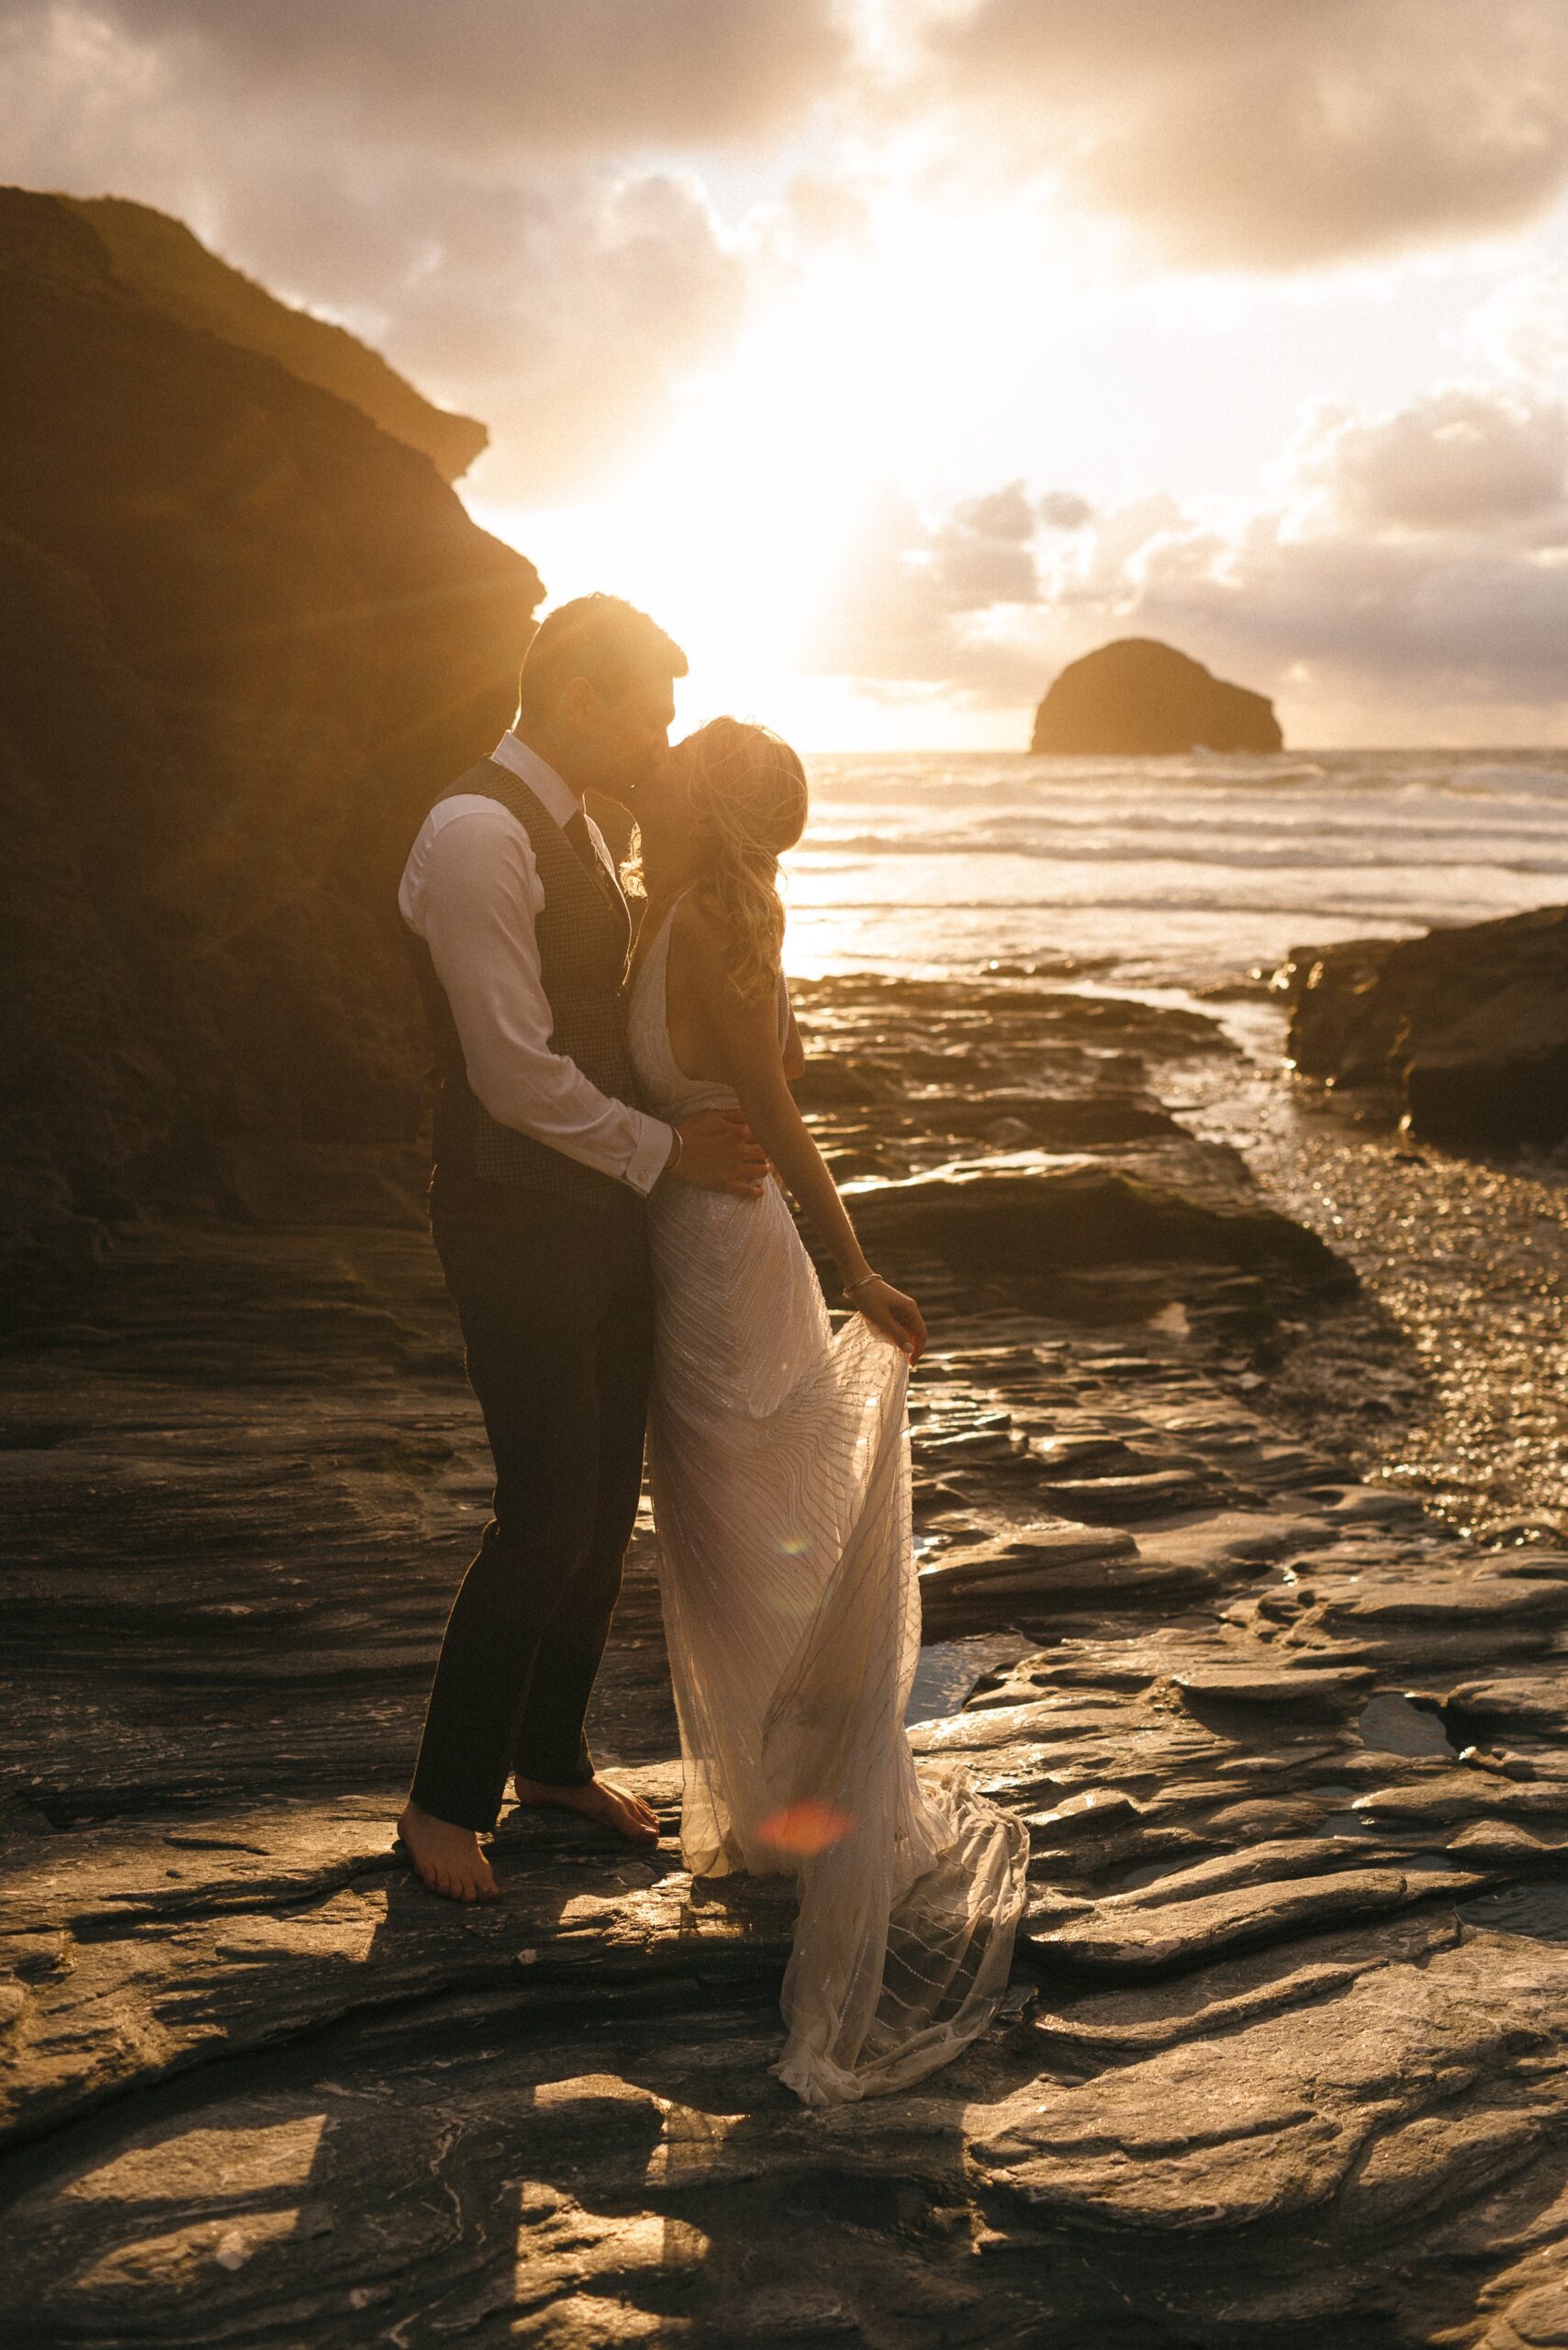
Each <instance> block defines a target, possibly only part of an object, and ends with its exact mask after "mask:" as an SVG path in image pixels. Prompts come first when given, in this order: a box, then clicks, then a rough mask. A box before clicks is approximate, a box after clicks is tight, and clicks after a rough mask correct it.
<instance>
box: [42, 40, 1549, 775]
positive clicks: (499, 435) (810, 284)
mask: <svg viewBox="0 0 1568 2350" xmlns="http://www.w3.org/2000/svg"><path fill="white" fill-rule="evenodd" d="M0 174H4V176H6V177H7V178H10V179H13V180H17V181H21V182H23V183H25V184H27V185H33V186H45V187H61V188H67V189H71V190H73V191H75V192H78V193H82V194H89V195H95V194H103V193H113V194H118V195H126V196H139V197H141V198H143V199H144V200H147V201H149V202H151V203H155V204H159V205H162V206H163V207H167V208H169V209H171V210H174V211H176V212H179V213H180V214H182V215H183V216H184V217H185V218H186V219H187V220H189V221H190V223H191V225H192V226H193V227H194V228H196V229H197V231H198V233H200V234H201V235H202V236H203V237H205V238H206V239H207V241H208V242H209V243H210V244H212V245H213V246H214V247H215V248H216V249H217V250H218V252H221V253H222V254H224V255H225V256H226V257H227V258H228V259H230V260H232V261H234V262H236V263H239V264H240V265H241V266H242V267H243V268H245V269H248V270H250V271H252V273H253V274H256V275H258V276H260V277H262V278H263V279H264V280H265V281H266V283H268V284H269V285H272V286H273V287H274V289H275V290H277V291H278V292H280V293H284V294H286V295H287V296H288V297H291V298H293V299H296V300H298V301H301V302H304V303H307V304H308V305H309V306H310V307H311V308H316V309H318V310H319V311H320V312H322V313H323V314H324V315H327V316H330V317H332V318H335V319H341V320H342V321H343V322H345V323H346V324H348V325H350V326H352V327H353V329H354V330H356V331H358V332H360V333H362V334H364V336H365V337H366V338H367V339H369V340H370V341H374V342H375V343H376V344H377V345H378V346H379V347H380V348H381V349H382V350H384V351H385V352H386V353H387V355H388V356H389V357H390V358H391V359H392V360H393V361H394V363H395V364H398V366H400V367H401V368H402V369H403V370H404V371H405V372H406V373H407V374H408V375H410V376H411V377H412V378H413V379H414V380H415V381H416V382H417V383H418V384H420V386H421V387H422V388H423V389H425V390H426V391H428V392H430V393H431V394H432V395H433V396H434V397H437V398H440V399H442V400H445V401H447V402H449V403H451V404H453V405H454V406H458V407H461V408H466V409H468V410H469V411H471V412H472V413H474V414H476V415H478V416H480V417H482V418H484V419H485V420H486V421H487V423H488V424H489V426H490V428H491V431H492V435H493V442H492V447H491V449H490V450H489V452H488V453H487V455H486V456H485V457H484V458H483V459H482V460H481V461H480V463H479V464H477V465H476V468H475V469H474V472H473V473H472V475H471V476H470V477H469V479H468V482H467V483H466V484H465V496H466V497H467V499H468V502H469V504H470V507H471V509H472V510H473V511H474V512H475V513H476V516H477V517H478V518H479V519H480V520H484V521H485V522H486V523H487V524H488V525H489V527H491V528H492V529H495V530H498V532H500V533H501V534H502V535H503V536H505V537H508V538H510V539H511V540H513V541H514V542H515V543H517V544H518V545H520V546H521V547H523V548H524V549H525V550H526V551H527V552H528V553H529V554H531V555H532V557H533V558H534V560H535V561H536V562H537V564H538V565H539V566H540V569H541V570H542V572H543V575H544V576H545V578H546V580H547V582H548V583H549V586H550V588H551V591H552V593H553V594H554V595H555V596H557V597H560V596H566V595H570V594H575V593H577V592H578V591H580V590H581V589H583V588H588V587H599V586H602V587H610V588H618V589H620V590H621V591H622V592H624V593H626V594H629V595H631V596H633V598H634V599H636V600H637V601H639V602H642V603H644V604H645V605H647V606H648V607H649V608H650V609H652V610H654V611H655V613H656V614H657V615H658V617H659V618H660V619H661V620H663V621H665V623H666V625H667V626H669V627H670V628H672V629H673V630H674V631H675V632H677V633H678V634H679V635H680V636H681V638H682V640H683V641H684V642H685V643H686V644H687V647H688V650H689V653H690V655H691V657H692V665H693V676H692V678H691V681H690V686H689V692H688V695H687V699H686V704H685V713H684V714H685V715H687V716H689V717H691V718H697V717H700V716H702V715H705V714H706V713H707V712H708V711H711V710H713V709H716V708H722V707H733V708H737V709H740V710H741V711H744V712H746V713H748V714H756V715H758V716H761V717H765V718H767V719H768V720H770V721H771V722H774V723H775V724H778V725H781V726H784V727H786V728H789V729H790V730H792V731H793V732H795V733H796V734H797V735H798V737H799V738H800V739H801V742H802V743H803V744H807V745H809V746H814V747H818V748H832V747H855V746H857V745H902V744H922V745H930V746H947V745H972V746H977V747H978V746H982V745H991V744H998V745H1000V744H1016V743H1019V742H1021V741H1022V740H1025V739H1026V733H1027V713H1028V711H1029V709H1030V707H1031V706H1032V704H1033V703H1034V701H1035V700H1036V699H1037V697H1038V695H1039V693H1040V691H1041V689H1042V688H1043V687H1044V685H1045V684H1046V683H1047V680H1048V679H1049V677H1051V676H1052V675H1053V674H1054V672H1055V670H1056V669H1057V668H1058V666H1060V665H1061V663H1062V662H1063V661H1064V660H1065V659H1068V658H1070V657H1071V656H1072V655H1075V654H1078V653H1081V652H1083V651H1085V650H1087V649H1088V648H1089V647H1091V646H1092V645H1093V644H1095V643H1100V642H1102V641H1103V640H1104V639H1105V638H1106V637H1108V636H1114V635H1126V634H1133V633H1137V634H1157V635H1159V636H1163V637H1165V638H1168V639H1169V640H1170V641H1171V642H1173V643H1177V644H1180V645H1182V647H1184V648H1185V649H1186V650H1188V651H1190V652H1192V653H1194V654H1196V655H1198V656H1199V657H1200V658H1202V659H1204V660H1205V661H1207V662H1208V663H1210V665H1211V666H1214V667H1215V668H1217V669H1219V670H1220V671H1221V672H1222V673H1224V674H1226V675H1230V676H1234V677H1239V678H1241V679H1242V680H1244V681H1245V682H1246V683H1248V684H1249V685H1252V686H1255V687H1258V688H1261V689H1263V690H1265V691H1267V692H1270V693H1271V694H1273V695H1274V696H1275V697H1276V699H1277V701H1278V703H1279V707H1280V711H1281V715H1282V719H1283V721H1284V723H1285V727H1286V733H1287V739H1289V740H1290V741H1292V742H1293V743H1294V744H1300V745H1307V744H1417V743H1421V744H1459V743H1470V744H1486V743H1494V744H1503V743H1534V742H1545V741H1551V740H1559V741H1560V740H1562V737H1563V731H1564V727H1565V726H1568V406H1565V400H1568V0H569V5H567V0H0Z"/></svg>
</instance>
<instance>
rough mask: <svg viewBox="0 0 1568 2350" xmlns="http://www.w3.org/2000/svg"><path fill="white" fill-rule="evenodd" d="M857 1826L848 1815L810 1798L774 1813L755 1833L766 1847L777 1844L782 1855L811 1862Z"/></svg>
mask: <svg viewBox="0 0 1568 2350" xmlns="http://www.w3.org/2000/svg"><path fill="white" fill-rule="evenodd" d="M854 1825H855V1822H854V1820H853V1819H852V1818H850V1816H849V1814H848V1812H846V1811H839V1810H837V1809H835V1807H834V1806H833V1805H832V1804H831V1803H817V1802H815V1801H814V1800H813V1799H812V1798H811V1797H809V1796H808V1798H807V1799H806V1801H805V1802H804V1803H787V1804H786V1805H785V1807H784V1808H783V1810H782V1811H776V1812H773V1813H772V1814H771V1815H770V1816H769V1817H768V1818H767V1819H764V1820H762V1821H760V1822H759V1823H758V1826H757V1830H756V1832H757V1834H758V1835H759V1836H760V1837H761V1839H762V1841H763V1842H764V1843H765V1844H773V1845H776V1846H777V1848H778V1851H779V1852H793V1853H794V1854H795V1856H796V1857H797V1859H799V1860H803V1861H809V1860H811V1859H812V1857H813V1856H814V1855H815V1854H816V1853H818V1852H826V1851H827V1849H828V1846H829V1845H830V1844H836V1843H838V1842H839V1841H840V1840H841V1839H842V1838H843V1837H846V1836H847V1835H848V1833H849V1831H850V1830H851V1829H852V1828H853V1827H854Z"/></svg>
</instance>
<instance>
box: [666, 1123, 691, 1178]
mask: <svg viewBox="0 0 1568 2350" xmlns="http://www.w3.org/2000/svg"><path fill="white" fill-rule="evenodd" d="M670 1132H671V1134H672V1135H673V1136H675V1148H674V1149H673V1150H672V1151H671V1153H670V1155H669V1157H668V1158H666V1160H665V1173H666V1175H673V1174H674V1173H675V1170H676V1169H677V1168H678V1166H679V1165H680V1162H681V1160H682V1159H683V1158H685V1156H686V1141H685V1137H684V1136H682V1134H681V1131H680V1128H679V1127H678V1126H671V1128H670Z"/></svg>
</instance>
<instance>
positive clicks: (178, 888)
mask: <svg viewBox="0 0 1568 2350" xmlns="http://www.w3.org/2000/svg"><path fill="white" fill-rule="evenodd" d="M0 319H3V323H0V612H3V614H4V622H3V624H4V632H5V643H6V661H5V665H4V678H3V684H0V810H3V816H4V825H5V838H6V860H5V869H4V881H3V883H0V936H3V938H4V942H5V943H4V946H3V947H0V956H3V957H4V964H5V977H6V1004H7V1013H6V1021H5V1025H4V1036H3V1041H0V1279H4V1280H5V1281H6V1288H7V1293H8V1295H9V1297H10V1300H11V1303H12V1307H13V1309H14V1310H17V1309H20V1310H22V1311H26V1310H27V1309H28V1307H29V1305H30V1306H32V1307H34V1308H37V1307H40V1306H41V1307H43V1308H44V1309H46V1310H47V1309H49V1308H50V1306H51V1305H52V1304H54V1303H55V1302H57V1301H58V1300H59V1299H61V1298H62V1297H64V1296H69V1295H70V1294H72V1293H73V1291H74V1289H75V1287H76V1285H77V1281H78V1277H79V1275H80V1273H81V1272H82V1270H84V1267H85V1265H86V1263H87V1262H88V1261H90V1259H91V1258H92V1256H93V1254H94V1251H95V1248H96V1246H97V1243H98V1240H99V1238H100V1237H101V1235H102V1232H103V1230H104V1228H105V1227H106V1225H107V1224H111V1223H112V1222H114V1221H115V1220H116V1219H118V1218H121V1217H125V1216H127V1215H131V1214H136V1213H137V1212H138V1211H139V1210H140V1209H143V1208H146V1207H156V1206H160V1205H164V1204H174V1203H183V1204H186V1205H194V1206H196V1207H198V1208H203V1207H205V1208H211V1207H213V1206H217V1207H218V1208H219V1209H221V1210H226V1211H227V1212H229V1213H232V1214H245V1213H250V1212H253V1210H254V1209H255V1207H256V1206H257V1204H258V1203H259V1202H262V1201H263V1195H264V1194H265V1193H266V1191H267V1187H268V1184H269V1183H270V1182H271V1181H273V1179H274V1175H275V1174H276V1173H277V1172H278V1170H279V1169H286V1170H291V1172H290V1181H296V1180H297V1181H305V1182H307V1183H308V1181H309V1180H310V1171H311V1164H312V1161H311V1154H312V1152H320V1151H326V1152H328V1153H329V1154H330V1152H331V1151H333V1150H334V1149H341V1148H342V1147H355V1148H362V1147H364V1146H365V1145H367V1144H384V1143H386V1142H387V1141H389V1140H394V1139H396V1138H397V1137H398V1136H406V1135H407V1134H408V1133H409V1130H410V1127H411V1124H412V1120H413V1115H414V1107H415V1104H416V1102H417V1098H418V1090H419V1080H420V1071H421V1069H422V1064H423V1046H422V1043H421V1040H420V1034H419V1025H418V1021H417V1018H416V1014H415V1008H414V1004H413V1000H412V990H411V987H410V984H409V976H408V973H407V970H406V968H405V958H404V955H403V948H402V942H401V939H400V937H399V936H398V927H397V923H396V919H395V915H394V914H393V912H392V893H393V890H394V887H395V883H396V878H397V872H398V865H399V863H400V860H401V857H402V856H403V854H404V852H405V849H406V845H407V841H408V838H409V834H410V833H411V830H412V828H413V825H414V824H415V822H416V821H417V817H418V812H419V810H420V806H421V804H422V803H423V801H424V800H425V799H426V798H428V796H429V795H430V794H431V792H432V791H433V790H434V789H436V788H437V787H438V786H439V784H440V783H441V781H442V779H443V778H445V777H447V776H449V775H451V774H454V773H455V772H457V771H458V769H459V768H460V767H462V766H463V765H464V764H465V763H466V762H467V761H468V760H470V759H471V758H473V757H474V756H476V755H477V754H478V753H479V752H480V751H481V750H483V749H485V748H487V746H488V744H489V743H490V742H492V741H493V740H494V738H495V735H496V733H498V731H499V728H500V726H501V725H503V724H504V723H505V722H506V720H507V718H508V716H509V715H510V709H511V705H512V699H513V691H514V683H515V675H516V666H517V660H518V655H519V652H520V649H521V645H522V643H524V641H525V640H526V637H527V634H528V631H529V626H530V621H531V616H532V610H533V607H534V605H535V604H536V602H537V601H538V599H539V598H540V596H541V594H542V593H543V590H542V588H541V585H540V581H539V579H538V576H537V575H536V573H535V572H534V570H533V568H532V565H530V564H529V563H528V562H527V561H525V560H524V558H523V557H521V555H519V554H516V553H515V552H514V551H513V550H512V549H510V547H506V546H503V545H502V544H501V543H499V542H498V541H497V540H495V539H493V538H490V537H488V536H487V534H486V533H485V532H482V531H480V530H478V529H476V527H475V525H474V524H473V523H472V522H471V521H470V520H469V519H468V517H467V515H466V514H465V511H464V509H463V508H462V506H461V504H460V503H459V501H458V499H457V498H456V497H455V496H454V493H453V491H452V490H451V489H450V488H449V487H447V485H446V483H445V482H444V481H443V480H442V478H441V476H439V474H438V473H437V471H436V470H435V468H434V466H433V464H431V460H430V459H429V457H427V456H424V455H421V454H420V453H417V452H416V451H415V450H413V449H412V448H410V447H409V446H407V445H405V444H404V443H403V442H400V441H398V440H395V439H393V438H392V437H390V436H389V435H388V434H387V433H386V432H384V431H380V430H379V429H378V428H377V427H376V426H375V424H374V423H372V422H371V421H370V420H369V419H368V418H367V417H366V416H365V415H364V413H363V412H362V411H361V410H360V409H359V408H357V407H354V406H351V405H350V404H348V403H347V402H345V401H344V400H342V399H340V398H338V397H334V396H333V395H332V394H330V393H329V392H326V391H323V390H322V389H320V388H319V386H316V385H314V384H309V383H305V382H302V381H301V380H300V379H299V378H298V377H297V376H296V375H293V374H291V373H290V372H289V371H288V370H287V369H286V367H284V366H283V365H281V364H279V363H278V362H277V360H275V359H274V358H268V357H265V356H263V355H262V354H260V353H257V352H255V351H252V350H247V349H241V348H238V347H236V346H235V345H233V344H231V343H229V342H226V341H223V340H221V339H220V338H219V337H218V335H216V334H215V333H213V332H211V331H210V330H205V329H198V328H196V327H193V326H191V325H189V324H186V323H184V322H181V321H179V320H177V319H173V318H171V317H169V316H168V315H167V314H166V313H165V312H164V311H162V310H161V309H160V308H157V307H154V306H150V305H149V304H148V303H147V302H145V301H142V300H140V299H139V298H138V297H137V296H136V295H135V294H134V293H132V292H131V291H129V289H128V288H127V286H126V285H124V284H123V282H122V281H121V279H120V278H119V277H118V275H117V274H116V272H115V270H114V268H113V266H112V265H111V260H110V256H109V254H108V252H106V247H105V245H104V243H103V241H102V240H101V239H100V238H99V237H98V236H97V235H96V234H95V231H94V229H92V228H91V227H90V226H89V225H88V223H87V221H86V220H85V219H84V218H83V217H82V215H81V214H80V212H79V211H77V210H74V209H73V208H72V207H68V206H66V205H65V204H63V203H62V202H60V201H58V200H57V199H54V198H52V197H48V196H35V195H30V194H27V193H24V192H22V191H20V190H8V191H5V192H3V193H0ZM323 1164H324V1162H323ZM329 1188H330V1186H329Z"/></svg>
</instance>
